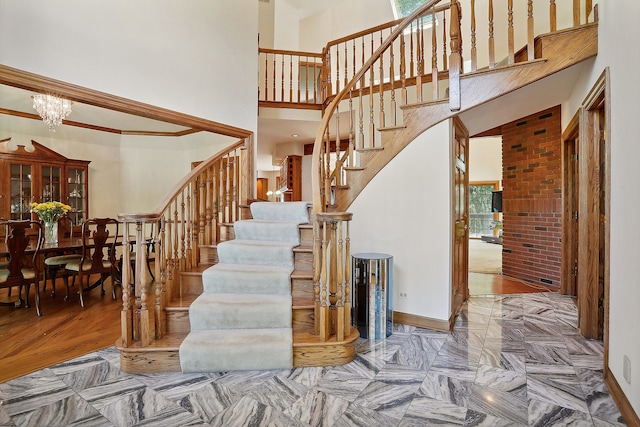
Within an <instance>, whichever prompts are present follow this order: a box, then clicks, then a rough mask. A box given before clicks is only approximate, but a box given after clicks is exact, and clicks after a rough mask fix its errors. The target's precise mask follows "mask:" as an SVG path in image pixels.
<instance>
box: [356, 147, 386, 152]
mask: <svg viewBox="0 0 640 427" xmlns="http://www.w3.org/2000/svg"><path fill="white" fill-rule="evenodd" d="M382 150H384V147H365V148H356V152H357V153H370V152H372V151H382Z"/></svg>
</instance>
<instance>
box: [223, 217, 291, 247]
mask: <svg viewBox="0 0 640 427" xmlns="http://www.w3.org/2000/svg"><path fill="white" fill-rule="evenodd" d="M233 228H234V231H235V235H236V239H239V240H246V239H251V240H267V241H271V242H290V243H295V244H300V229H299V228H298V223H297V222H293V221H267V220H256V219H252V220H246V221H236V222H235V223H234V225H233Z"/></svg>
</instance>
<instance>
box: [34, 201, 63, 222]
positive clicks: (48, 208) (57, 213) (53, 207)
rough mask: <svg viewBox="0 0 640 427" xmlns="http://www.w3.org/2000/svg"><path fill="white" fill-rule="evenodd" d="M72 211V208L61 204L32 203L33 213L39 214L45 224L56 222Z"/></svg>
mask: <svg viewBox="0 0 640 427" xmlns="http://www.w3.org/2000/svg"><path fill="white" fill-rule="evenodd" d="M70 210H71V206H69V205H65V204H64V203H60V202H44V203H35V202H34V203H31V212H35V213H37V214H38V216H39V217H40V219H41V220H42V221H44V222H56V221H58V220H59V219H60V217H61V216H62V215H64V214H66V213H67V212H69V211H70Z"/></svg>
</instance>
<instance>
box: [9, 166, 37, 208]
mask: <svg viewBox="0 0 640 427" xmlns="http://www.w3.org/2000/svg"><path fill="white" fill-rule="evenodd" d="M10 169H11V194H10V197H11V219H12V220H18V221H20V220H27V219H31V212H30V208H31V206H30V205H31V202H32V201H33V198H32V193H31V189H32V186H33V180H32V178H31V165H20V164H11V166H10Z"/></svg>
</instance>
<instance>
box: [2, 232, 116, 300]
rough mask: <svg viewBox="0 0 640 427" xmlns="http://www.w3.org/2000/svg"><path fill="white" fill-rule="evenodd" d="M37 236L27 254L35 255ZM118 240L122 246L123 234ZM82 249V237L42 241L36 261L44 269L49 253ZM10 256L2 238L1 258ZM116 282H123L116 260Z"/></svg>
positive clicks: (110, 238) (89, 241) (31, 241)
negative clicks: (45, 259)
mask: <svg viewBox="0 0 640 427" xmlns="http://www.w3.org/2000/svg"><path fill="white" fill-rule="evenodd" d="M34 237H35V236H32V238H31V239H29V244H28V246H27V248H26V250H25V254H26V255H33V253H34V252H35V250H36V245H37V239H36V238H34ZM116 237H117V240H116V246H121V245H122V236H116ZM113 239H114V237H109V238H108V239H107V242H113ZM91 242H92V239H88V240H87V243H88V245H87V247H88V248H92V247H93V246H92V245H91ZM81 250H82V237H63V238H59V239H58V241H57V242H44V241H43V242H42V245H41V246H40V251H39V252H38V255H39V259H38V260H36V262H37V263H38V266H39V267H40V270H42V265H43V263H44V258H45V257H46V256H47V255H53V254H61V253H73V252H79V251H81ZM8 257H9V249H8V248H7V243H6V241H4V240H2V241H0V259H3V258H7V259H8ZM115 280H116V283H118V284H120V283H122V272H121V270H120V266H119V265H117V262H116V277H115ZM93 287H94V286H93V285H92V286H91V287H90V288H93Z"/></svg>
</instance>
